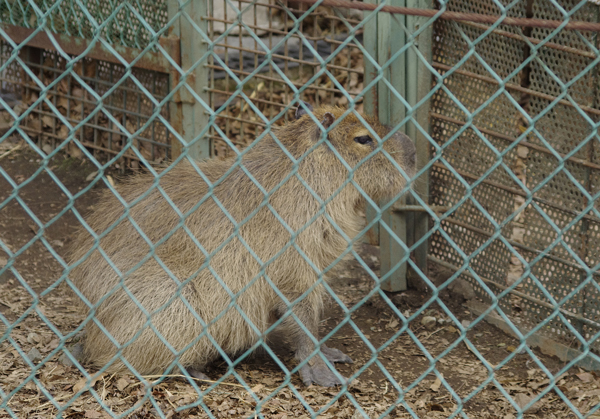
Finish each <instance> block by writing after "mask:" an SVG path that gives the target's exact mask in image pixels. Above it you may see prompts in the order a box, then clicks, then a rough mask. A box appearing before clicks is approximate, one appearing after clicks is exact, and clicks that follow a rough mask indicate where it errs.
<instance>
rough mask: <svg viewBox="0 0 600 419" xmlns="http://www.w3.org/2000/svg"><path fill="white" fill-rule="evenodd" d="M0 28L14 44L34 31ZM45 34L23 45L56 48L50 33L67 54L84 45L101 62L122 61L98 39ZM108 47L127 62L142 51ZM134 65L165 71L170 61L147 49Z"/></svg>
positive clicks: (167, 41) (166, 41)
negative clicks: (97, 40)
mask: <svg viewBox="0 0 600 419" xmlns="http://www.w3.org/2000/svg"><path fill="white" fill-rule="evenodd" d="M0 27H1V28H2V30H3V31H4V32H5V33H6V35H8V37H9V38H10V39H11V40H12V41H13V42H15V43H17V44H22V43H23V42H24V41H25V40H26V39H27V38H29V37H30V36H31V34H33V33H34V32H35V31H36V29H32V28H24V27H22V26H15V25H10V24H8V23H0ZM49 33H50V32H46V31H41V32H38V33H37V34H36V35H35V36H34V37H33V38H32V39H30V40H29V41H28V42H27V44H26V45H27V46H31V47H35V48H41V49H45V50H51V51H56V48H55V46H54V43H53V42H52V40H51V39H50V36H52V37H53V38H54V40H55V42H56V43H57V44H58V45H59V47H60V48H61V49H62V50H63V51H64V52H65V53H67V54H69V55H76V56H78V55H81V54H83V53H84V51H86V49H87V48H89V47H90V46H92V48H91V49H90V50H89V51H88V52H87V53H86V57H89V58H94V59H96V60H101V61H108V62H110V63H115V64H122V61H121V60H119V59H118V58H117V57H115V56H114V55H113V54H112V53H111V52H109V51H108V50H106V48H105V47H104V46H103V45H102V44H101V43H100V42H96V41H94V40H90V39H84V38H79V37H75V36H69V35H63V34H57V33H50V35H49ZM178 44H179V43H178V42H174V41H173V40H171V39H164V40H162V39H161V45H162V46H163V48H165V49H166V50H167V51H169V52H170V51H171V50H173V49H175V48H178ZM111 46H112V48H114V49H115V51H117V52H118V53H119V54H120V55H121V57H123V58H124V59H125V60H126V61H127V62H128V63H131V62H132V61H133V60H134V59H136V58H138V57H139V55H140V54H141V53H142V51H141V50H139V49H137V48H130V47H125V46H122V45H111ZM172 56H173V55H172ZM177 64H179V62H177ZM134 67H137V68H143V69H145V70H151V71H158V72H159V73H169V72H170V71H171V64H170V63H169V61H168V60H167V58H166V57H165V56H164V54H162V53H160V52H151V51H148V52H146V53H144V55H143V56H142V57H140V58H139V59H138V60H137V61H136V63H135V64H134Z"/></svg>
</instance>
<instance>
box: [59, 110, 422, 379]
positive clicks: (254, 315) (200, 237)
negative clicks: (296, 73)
mask: <svg viewBox="0 0 600 419" xmlns="http://www.w3.org/2000/svg"><path fill="white" fill-rule="evenodd" d="M308 108H309V109H310V107H309V106H308ZM311 111H312V113H313V115H314V117H316V119H318V120H319V121H323V123H324V125H325V126H326V127H327V126H329V125H331V123H332V122H333V121H334V120H337V119H338V118H340V117H341V115H342V114H343V113H344V109H341V108H333V107H321V108H318V109H315V110H312V109H311ZM297 115H298V116H299V118H298V119H297V120H295V121H293V122H289V123H287V124H285V125H283V126H282V127H279V128H276V129H274V131H273V136H275V137H276V138H277V139H278V140H279V141H280V142H281V143H282V144H283V145H284V146H285V148H286V149H287V152H288V153H289V154H291V155H292V156H293V157H294V158H295V159H298V158H300V157H302V158H301V160H300V162H299V163H298V166H297V175H296V174H293V175H292V176H291V177H289V179H287V180H285V181H284V179H285V178H286V177H287V176H288V175H289V174H290V173H291V172H292V171H293V170H294V164H293V162H292V160H291V159H290V158H289V157H288V156H287V155H286V153H285V152H284V151H283V150H282V149H281V147H280V146H279V145H278V144H277V143H276V142H275V141H274V140H273V138H272V137H271V136H267V137H265V138H264V139H262V140H261V141H259V142H258V143H257V144H255V145H254V146H253V147H252V148H251V149H250V150H248V152H247V153H246V154H245V155H244V157H243V158H242V160H241V166H243V167H244V168H245V170H246V171H247V172H249V173H250V174H251V175H252V177H253V178H254V180H255V181H256V182H258V183H259V184H260V185H261V187H262V189H263V190H264V191H266V192H268V193H269V194H271V195H270V196H269V197H268V199H267V198H266V197H265V194H264V193H263V191H261V189H259V188H258V186H256V184H255V183H254V181H253V180H252V179H251V178H250V177H249V176H248V175H247V174H246V173H245V171H244V169H242V168H241V167H239V166H238V167H235V168H233V169H232V170H231V171H230V169H231V168H232V166H234V165H235V164H236V158H230V159H228V160H217V159H211V160H206V161H202V162H196V163H194V164H191V163H189V162H187V161H183V162H181V163H179V164H178V165H176V166H175V167H173V168H171V169H170V170H165V171H164V172H163V173H162V175H161V176H160V177H159V178H156V179H155V177H154V176H153V175H152V174H141V175H138V176H134V177H132V178H131V179H130V180H128V181H126V182H125V183H124V184H122V185H120V186H119V188H118V191H119V193H120V195H121V196H122V197H123V198H124V199H125V200H126V201H127V203H128V204H129V205H132V206H131V208H130V209H129V218H124V219H123V220H121V221H120V222H117V221H118V220H119V219H120V217H122V216H123V214H124V213H125V212H126V210H125V208H124V206H123V205H122V204H120V203H119V202H118V201H117V200H116V198H115V197H114V196H113V194H112V193H111V192H110V191H106V192H105V193H104V195H103V196H102V198H101V199H100V200H99V203H98V205H97V206H96V208H95V210H94V212H93V213H92V214H91V215H90V217H89V218H88V219H87V222H88V224H89V226H90V227H91V228H92V229H93V230H94V231H95V232H96V233H97V234H105V233H106V234H105V235H104V236H103V237H102V238H101V239H100V241H99V245H100V246H99V248H101V249H102V252H103V253H104V254H105V255H106V257H108V258H110V260H111V261H112V263H113V264H114V266H115V267H116V268H117V269H118V270H119V273H117V272H116V271H115V269H113V268H112V267H111V266H110V265H109V263H108V262H107V260H106V258H105V256H103V255H102V254H101V252H100V251H99V249H96V250H93V251H92V252H91V253H90V250H91V249H92V248H93V246H94V243H95V242H94V239H93V238H92V236H91V235H90V234H89V233H88V232H87V231H86V230H84V229H81V231H80V233H79V235H78V237H77V238H76V240H75V243H74V245H73V250H72V252H71V254H70V259H69V260H70V262H71V264H73V266H74V269H73V270H72V271H71V273H70V279H71V280H72V282H73V283H74V285H75V286H76V287H77V288H78V289H79V291H80V292H81V293H82V294H83V296H84V297H85V299H87V302H84V304H83V308H84V310H86V311H89V310H90V307H91V308H93V310H95V313H94V315H95V318H96V319H97V321H98V322H99V323H101V324H102V325H103V327H104V328H105V329H106V331H107V332H109V333H110V335H111V336H112V338H113V339H114V340H115V341H116V342H118V343H119V344H120V345H122V352H121V356H122V357H123V358H125V359H126V360H127V362H129V363H130V364H131V365H132V366H133V367H134V368H135V369H136V370H137V371H138V372H139V373H141V374H162V373H164V372H165V370H166V369H167V368H168V367H169V365H171V363H172V362H173V360H174V359H175V358H176V354H179V355H180V357H179V361H180V363H181V365H182V366H184V367H186V368H188V369H189V370H196V371H201V370H202V369H203V368H204V367H205V365H206V364H207V363H209V362H210V361H212V360H214V359H215V358H216V357H217V356H218V351H217V349H216V348H215V346H214V344H213V342H211V340H213V341H214V342H216V343H217V344H218V345H219V346H220V347H221V348H222V349H223V351H224V352H225V353H227V354H236V353H239V352H241V351H244V350H247V349H248V348H249V347H251V346H252V345H253V344H255V343H256V342H257V341H258V340H259V339H261V338H264V332H265V331H266V330H267V328H268V327H269V326H270V325H272V324H273V322H274V321H275V320H276V319H277V318H279V317H281V316H284V315H286V316H287V318H286V319H285V320H284V321H283V323H282V327H284V328H285V329H284V330H285V331H286V333H288V334H289V336H291V338H292V341H293V342H295V344H296V356H297V358H298V359H299V360H303V359H305V358H306V357H307V356H308V355H309V354H310V352H312V351H313V350H314V345H313V343H312V341H311V340H310V339H309V338H308V336H307V335H306V333H305V332H304V331H303V328H302V327H300V326H299V325H298V324H297V322H296V321H295V320H294V319H293V317H290V316H289V308H288V305H287V304H286V303H285V302H284V301H282V299H281V298H280V297H279V296H278V295H277V293H276V292H275V291H274V289H273V288H272V286H271V285H270V284H269V280H270V281H272V282H273V283H274V284H275V285H276V286H277V288H278V290H279V291H280V293H281V294H283V295H284V296H285V297H286V298H287V299H288V300H289V301H291V302H294V301H296V300H297V299H298V297H300V296H301V295H302V294H303V293H305V292H306V291H307V290H308V289H309V288H310V287H311V286H313V285H314V284H315V283H316V282H317V279H318V272H319V271H321V270H323V269H325V268H327V267H328V266H329V265H330V264H331V263H332V262H333V261H334V260H335V259H337V258H338V257H339V256H340V254H342V252H343V251H345V250H346V249H347V247H348V242H347V241H346V239H345V238H344V237H343V236H342V235H341V234H340V233H339V232H338V230H337V229H336V228H335V227H334V226H333V225H332V223H331V221H330V220H329V219H328V217H327V216H326V215H325V214H323V213H320V211H321V209H322V206H321V204H320V202H319V200H318V199H317V198H316V197H315V196H314V195H313V194H316V195H317V196H318V197H319V198H320V199H322V200H326V199H328V198H330V197H332V196H333V195H334V194H335V193H336V191H337V190H338V189H339V188H340V187H341V186H342V184H343V183H344V182H345V181H346V180H347V179H348V177H349V172H348V170H347V169H346V168H345V167H344V165H343V164H342V162H341V161H340V160H339V159H338V157H337V156H336V154H335V153H334V152H333V151H332V148H335V150H337V152H338V153H339V154H340V155H341V156H342V157H343V158H344V160H345V161H346V163H347V164H348V165H349V166H350V167H355V166H356V165H357V164H358V163H359V162H360V161H361V160H362V159H363V158H364V157H366V156H367V155H368V154H369V153H371V152H372V151H373V150H374V149H375V148H377V147H378V141H377V140H376V139H373V141H372V142H371V143H367V144H361V143H360V142H358V141H357V140H356V139H357V138H359V137H361V136H362V137H365V136H369V135H370V134H369V132H368V130H367V129H366V128H365V127H364V126H363V124H362V123H361V122H360V121H359V119H358V118H357V117H356V116H355V115H353V114H349V115H348V116H346V117H345V118H344V119H343V120H340V121H336V122H337V125H335V126H334V127H333V129H332V130H331V131H330V132H329V134H328V139H327V141H325V142H323V143H321V144H320V145H319V146H317V147H316V148H314V149H313V150H312V151H309V152H308V153H307V151H308V150H309V149H310V148H311V147H313V146H314V145H315V143H316V142H317V141H318V140H319V139H320V138H321V135H322V133H321V131H320V129H319V128H318V126H317V125H316V123H315V122H314V120H313V118H311V116H310V115H308V114H306V112H305V111H300V112H298V113H297ZM364 118H365V119H366V120H367V121H368V123H369V124H370V125H371V127H372V128H373V129H374V130H375V131H376V132H377V133H378V135H379V136H380V138H383V137H385V136H386V135H387V134H388V133H389V129H388V128H386V127H384V126H383V125H381V124H380V123H378V122H377V121H375V120H372V119H370V118H367V117H364ZM363 141H364V140H363ZM383 148H384V149H385V150H386V151H387V152H388V153H389V154H390V155H391V156H392V157H393V158H394V159H395V160H396V162H397V163H398V165H400V166H401V167H402V168H403V169H404V170H405V171H406V172H407V173H408V175H409V176H412V174H414V155H415V150H414V145H413V144H412V142H411V141H410V140H409V139H408V138H407V137H406V136H404V135H403V134H395V135H394V136H392V137H391V138H390V139H389V140H388V141H386V142H385V143H384V144H383ZM194 166H197V168H198V170H199V171H201V172H202V173H203V174H204V175H205V176H206V177H207V178H208V180H209V181H210V182H211V183H214V187H213V188H212V190H211V188H209V186H208V184H207V183H206V182H205V181H204V180H203V178H202V176H201V175H200V174H198V171H197V169H196V168H195V167H194ZM228 171H229V172H228ZM298 176H299V177H301V178H302V179H303V181H304V182H305V183H306V184H307V185H308V186H309V187H310V188H311V189H312V192H311V191H309V190H308V189H307V188H306V187H305V186H304V185H303V183H302V182H301V181H300V180H299V178H298ZM353 179H354V181H355V182H356V184H358V185H360V187H361V188H362V190H363V191H364V192H365V193H366V194H368V195H369V196H370V197H371V198H372V199H373V200H376V201H378V200H381V199H385V198H386V197H390V196H393V195H396V194H397V193H399V192H400V191H401V189H402V188H404V187H405V186H406V179H405V178H404V176H403V175H402V174H401V173H400V172H399V171H398V170H397V168H396V167H395V166H394V164H392V162H390V161H389V159H388V158H387V157H386V156H384V155H383V153H382V152H377V153H376V154H374V155H373V156H372V157H371V158H370V159H369V160H367V161H365V162H364V163H363V164H362V165H360V166H359V167H358V168H356V170H355V171H354V173H353ZM149 189H150V190H151V192H150V193H149V195H148V196H146V197H143V198H141V199H139V200H138V198H140V196H141V195H142V194H143V193H144V192H146V191H148V190H149ZM265 201H268V204H269V206H270V207H269V206H267V205H264V203H265ZM171 203H172V204H174V205H175V206H176V207H177V208H178V210H179V211H180V212H181V213H182V214H184V215H186V217H185V220H184V221H183V222H180V216H179V214H178V213H177V212H176V211H175V210H174V209H173V207H172V204H171ZM363 205H364V198H363V197H362V195H361V193H360V192H359V191H358V190H357V189H356V188H355V187H354V186H353V185H352V183H348V184H347V185H346V186H344V187H343V188H342V189H341V190H340V191H339V193H337V195H335V196H334V198H333V199H332V200H331V201H330V202H329V203H327V205H326V206H325V212H326V213H327V215H328V216H329V217H330V219H331V220H332V221H333V222H334V223H335V224H336V225H337V227H338V228H339V229H341V230H342V231H343V232H344V233H345V235H346V236H348V237H350V238H353V237H355V236H356V234H357V233H358V232H359V231H360V230H361V228H362V227H363V223H364V221H363V219H362V218H361V216H360V211H361V209H362V206H363ZM221 207H222V208H224V209H225V210H226V211H227V213H228V214H227V215H226V214H225V212H224V211H223V210H222V209H221ZM255 211H256V213H254V212H255ZM252 214H253V215H252ZM275 214H277V216H276V215H275ZM250 215H252V216H251V217H250V218H249V219H248V217H249V216H250ZM316 215H317V217H316V219H315V220H313V221H311V219H312V218H313V217H315V216H316ZM278 218H281V219H282V220H283V221H284V222H285V224H286V226H284V225H283V224H282V223H281V222H280V221H279V219H278ZM133 222H134V223H135V224H136V225H137V226H138V227H139V229H140V230H142V231H143V232H144V234H145V236H146V238H147V239H148V240H149V241H150V242H151V243H153V244H156V247H155V249H154V253H151V248H150V246H149V244H148V242H147V241H146V239H145V238H143V237H142V236H141V235H140V233H139V232H138V231H137V230H136V228H135V227H134V226H133ZM236 228H239V229H238V230H236ZM290 230H291V231H294V232H298V231H299V233H298V235H297V236H296V238H295V241H294V243H293V244H292V245H291V246H288V247H287V248H286V249H285V250H284V251H283V253H281V254H280V255H278V252H280V251H281V250H282V249H283V248H284V247H286V245H288V244H289V243H290V241H291V237H292V235H291V233H290ZM196 241H197V242H198V243H199V244H200V245H201V246H202V247H203V249H204V250H201V249H200V248H199V247H198V246H197V245H196ZM246 246H248V247H250V248H251V249H252V252H250V251H249V250H248V248H247V247H246ZM88 253H89V255H88ZM205 254H210V255H212V256H211V257H210V260H209V264H208V266H204V267H203V264H204V263H205V261H206V256H205ZM149 255H150V256H149ZM277 255H278V256H277ZM86 256H87V257H86ZM275 256H277V257H275ZM305 257H307V258H308V259H310V261H311V262H312V264H313V265H314V267H313V266H311V264H309V263H308V262H307V261H306V259H305ZM257 258H258V260H257ZM259 260H260V262H259ZM138 265H139V266H138ZM263 267H264V268H265V271H264V272H265V274H266V276H267V277H268V279H269V280H267V279H266V278H265V277H264V276H260V272H261V268H263ZM201 268H202V269H201ZM315 268H316V270H315ZM167 271H168V273H167ZM171 276H173V277H175V278H177V280H174V279H172V278H171ZM217 276H218V278H219V279H220V280H221V281H222V283H223V284H225V285H221V283H220V281H219V280H217V278H216V277H217ZM186 281H187V282H186ZM249 284H250V285H249ZM178 290H179V291H180V296H178V295H177V291H178ZM232 295H233V296H235V297H234V298H232ZM323 299H324V287H323V286H322V285H319V286H317V287H315V288H314V289H313V290H312V291H311V292H310V293H309V294H308V295H306V296H305V297H304V298H303V299H302V300H301V301H299V302H298V304H297V305H296V306H295V307H294V308H293V311H294V313H295V314H296V315H297V316H298V318H299V319H300V320H301V322H302V323H303V326H304V327H305V328H306V329H307V330H308V331H309V332H310V333H312V334H314V335H315V337H316V338H317V339H318V335H317V332H318V331H317V328H318V323H319V316H320V314H321V311H322V307H323ZM236 306H237V308H236ZM142 307H143V309H144V310H145V311H146V313H147V314H146V313H144V311H142V309H141V308H142ZM190 308H191V309H192V310H193V311H195V314H194V313H192V311H190ZM240 311H241V312H243V313H244V314H245V316H243V315H242V314H240ZM198 318H200V319H202V320H203V321H204V322H206V323H208V324H209V326H208V328H207V330H206V331H207V332H208V334H209V335H210V339H209V338H208V337H207V335H206V333H205V334H203V333H204V332H205V328H204V327H203V325H202V324H201V322H200V321H198ZM150 323H151V324H152V325H153V326H154V328H155V329H156V331H157V332H158V333H159V334H160V337H159V336H157V334H156V333H155V332H154V330H153V329H152V328H151V326H150ZM256 329H257V330H258V333H257V331H256ZM165 341H166V342H168V345H169V346H167V345H166V344H165ZM322 352H323V355H324V356H325V357H326V358H327V359H329V360H330V361H332V362H334V361H335V362H350V359H349V358H348V357H346V356H345V355H343V354H342V353H341V352H340V351H337V350H335V349H332V348H327V347H326V346H322ZM116 353H117V346H115V344H114V343H113V342H112V341H111V339H109V338H108V337H107V336H106V334H105V333H104V332H103V331H102V330H101V328H99V327H98V326H97V325H96V324H95V322H93V321H90V322H89V323H88V325H87V326H86V337H85V340H84V360H86V361H87V362H89V363H91V364H93V365H95V366H98V367H102V366H104V365H106V364H110V366H109V368H108V372H122V371H125V370H126V367H125V365H124V364H123V362H121V361H120V360H119V359H118V358H117V359H115V360H113V358H114V356H115V354H116ZM314 359H316V364H318V365H316V366H315V362H314V361H311V362H310V363H307V364H306V365H305V368H304V369H303V370H301V371H300V372H301V375H302V378H303V380H304V382H305V383H306V384H310V383H311V382H315V383H317V384H321V385H335V384H339V383H340V382H341V381H340V380H338V379H337V378H336V377H335V375H334V374H332V373H331V372H330V370H329V369H327V368H326V367H325V368H324V366H325V365H326V364H325V363H324V361H323V360H322V359H321V358H320V357H317V358H314ZM309 364H310V365H309ZM311 368H312V369H314V368H317V370H318V371H317V370H314V371H312V372H311ZM319 368H320V369H319Z"/></svg>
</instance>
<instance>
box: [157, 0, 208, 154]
mask: <svg viewBox="0 0 600 419" xmlns="http://www.w3.org/2000/svg"><path fill="white" fill-rule="evenodd" d="M208 1H211V0H189V1H187V2H183V1H180V0H168V14H169V18H170V19H171V18H172V17H173V16H176V15H177V14H180V15H179V18H178V19H177V20H176V22H175V23H174V24H173V28H172V31H171V33H170V36H174V37H177V38H179V51H180V54H181V57H180V62H181V68H182V69H183V71H184V72H187V71H188V70H189V69H190V68H191V67H193V66H194V65H195V64H196V63H197V61H198V60H199V59H200V58H202V56H203V55H204V54H206V52H207V51H208V45H207V43H206V41H205V40H204V39H203V37H202V36H201V35H200V33H198V31H197V30H196V28H195V27H194V26H193V24H192V23H191V22H190V20H191V21H192V22H194V24H195V25H196V26H198V27H199V28H200V29H201V30H202V31H204V33H208V21H207V20H206V19H204V17H205V16H208V14H207V13H208ZM206 64H207V63H201V64H200V65H198V66H196V67H195V68H194V69H193V70H192V71H190V72H189V73H188V74H187V76H182V77H186V84H187V86H189V87H190V88H191V89H192V90H193V91H194V92H196V94H197V95H198V96H200V97H201V98H202V99H203V100H204V101H205V103H208V92H207V91H206V90H205V87H206V86H207V83H208V68H207V67H206ZM179 81H180V74H179V73H178V72H176V71H173V72H171V77H170V83H171V88H174V87H175V86H176V85H177V84H178V83H179ZM170 117H171V124H172V125H173V127H174V128H175V129H176V130H177V131H178V132H179V134H180V135H181V137H182V138H183V139H184V140H185V141H186V142H187V143H188V144H189V143H191V142H193V144H191V145H190V146H189V148H188V150H187V154H188V155H189V156H190V157H191V158H193V159H196V160H200V159H206V158H209V157H210V150H211V147H210V139H209V136H208V134H206V135H204V136H203V137H202V138H198V139H197V137H198V135H199V134H200V132H201V131H202V129H203V128H205V127H206V125H208V119H209V117H208V115H207V112H206V109H205V108H204V106H203V105H202V104H201V103H199V102H198V101H197V100H196V99H195V98H194V96H193V95H192V94H191V93H190V92H189V90H188V88H187V87H185V86H182V87H181V88H180V89H179V90H178V91H177V92H176V93H175V95H173V99H172V102H171V108H170ZM194 140H196V141H194ZM182 148H183V144H181V142H179V141H178V140H176V139H172V142H171V150H172V157H177V156H178V155H180V154H181V152H182Z"/></svg>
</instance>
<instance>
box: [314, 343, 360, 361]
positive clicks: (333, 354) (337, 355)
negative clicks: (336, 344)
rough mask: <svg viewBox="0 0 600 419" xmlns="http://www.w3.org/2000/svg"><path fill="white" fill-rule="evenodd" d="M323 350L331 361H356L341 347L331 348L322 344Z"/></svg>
mask: <svg viewBox="0 0 600 419" xmlns="http://www.w3.org/2000/svg"><path fill="white" fill-rule="evenodd" d="M321 352H322V353H323V355H325V358H327V360H328V361H329V362H341V363H344V364H353V363H354V361H352V358H350V357H349V356H348V355H346V354H345V353H343V352H342V351H340V350H339V349H335V348H330V347H328V346H325V344H322V345H321Z"/></svg>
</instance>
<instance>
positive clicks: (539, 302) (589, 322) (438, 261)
mask: <svg viewBox="0 0 600 419" xmlns="http://www.w3.org/2000/svg"><path fill="white" fill-rule="evenodd" d="M427 259H429V260H430V261H432V262H433V263H436V264H438V265H440V266H443V267H444V268H448V269H450V270H453V271H455V272H457V271H458V270H459V269H460V268H459V267H458V266H455V265H453V264H451V263H448V262H445V261H443V260H441V259H438V258H436V257H435V256H431V255H429V256H427ZM461 275H466V276H468V277H470V278H473V279H475V280H477V279H476V278H475V276H474V275H473V274H471V273H470V272H469V271H467V270H464V271H463V272H462V274H461ZM478 276H479V279H481V281H482V282H485V283H486V284H488V285H492V286H494V287H497V288H499V289H501V290H502V291H505V290H506V289H508V286H506V285H503V284H499V283H497V282H496V281H493V280H491V279H488V278H485V277H483V276H481V275H479V274H478ZM509 293H510V294H512V295H515V296H517V297H519V298H523V299H525V300H527V301H531V302H532V303H535V304H537V305H540V306H542V307H545V308H548V309H550V310H552V311H554V310H555V309H556V308H557V307H556V306H555V305H554V304H550V303H547V302H545V301H542V300H540V299H537V298H535V297H532V296H530V295H527V294H524V293H522V292H519V291H517V290H511V291H509ZM558 311H560V312H561V313H562V314H563V315H564V316H565V317H568V318H570V319H575V320H577V321H580V322H582V323H585V324H587V325H589V326H592V327H594V328H600V324H598V323H596V322H594V321H592V320H589V319H586V318H585V317H581V316H579V315H578V314H574V313H571V312H570V311H567V310H565V309H564V308H560V307H559V308H558Z"/></svg>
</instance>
